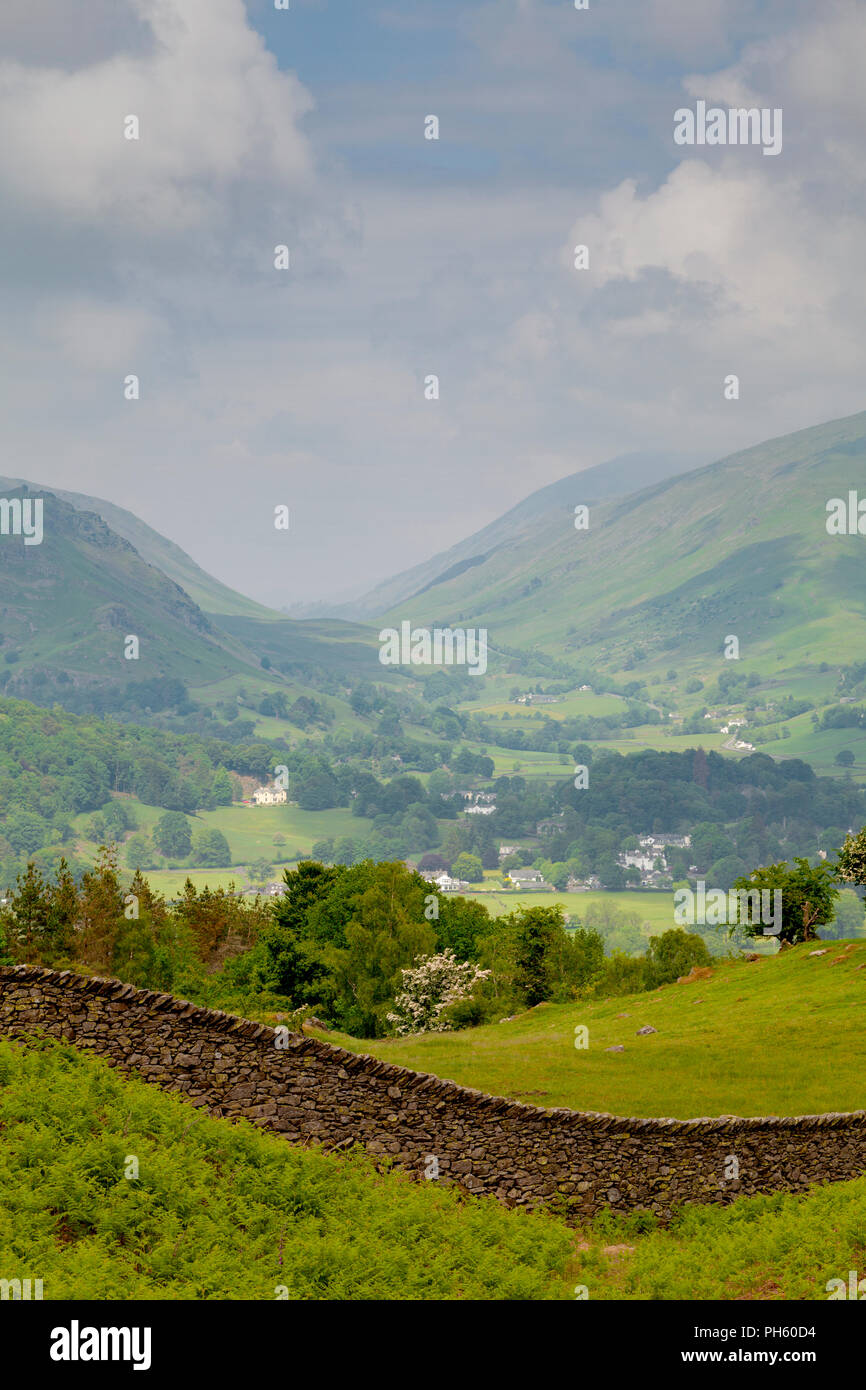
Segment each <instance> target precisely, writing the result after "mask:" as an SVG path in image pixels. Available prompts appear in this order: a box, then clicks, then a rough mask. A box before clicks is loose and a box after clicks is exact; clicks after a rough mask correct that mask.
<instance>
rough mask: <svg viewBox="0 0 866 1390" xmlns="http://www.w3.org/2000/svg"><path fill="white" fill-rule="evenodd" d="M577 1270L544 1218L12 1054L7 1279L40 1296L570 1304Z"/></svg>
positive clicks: (4, 1241)
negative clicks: (131, 1160) (132, 1168)
mask: <svg viewBox="0 0 866 1390" xmlns="http://www.w3.org/2000/svg"><path fill="white" fill-rule="evenodd" d="M129 1155H134V1156H135V1158H136V1159H137V1160H138V1177H137V1178H135V1179H131V1178H128V1177H127V1176H126V1166H127V1161H128V1156H129ZM573 1265H574V1236H573V1233H572V1232H571V1231H569V1230H568V1228H567V1227H566V1226H565V1225H564V1224H563V1223H562V1222H561V1221H559V1220H556V1219H555V1218H553V1217H552V1216H548V1215H547V1214H544V1213H539V1214H537V1215H529V1214H528V1213H526V1212H520V1211H508V1210H506V1209H505V1208H504V1207H502V1206H500V1205H499V1204H498V1203H497V1202H495V1201H493V1200H492V1199H485V1200H481V1201H479V1200H475V1199H470V1200H468V1201H467V1200H466V1199H465V1198H463V1197H462V1196H461V1195H460V1194H459V1192H458V1191H457V1189H456V1188H453V1187H451V1188H448V1187H445V1186H443V1185H436V1184H434V1183H420V1184H419V1183H413V1182H410V1181H408V1180H407V1178H406V1177H405V1176H403V1175H401V1174H398V1173H386V1174H377V1173H376V1172H375V1171H374V1169H373V1167H372V1163H371V1162H370V1160H369V1159H368V1158H367V1157H366V1155H355V1154H353V1155H346V1156H344V1157H328V1156H325V1155H323V1154H320V1153H318V1152H315V1151H310V1150H309V1149H306V1148H303V1147H301V1146H294V1145H290V1144H287V1143H286V1142H285V1140H283V1139H280V1138H278V1137H276V1136H275V1135H270V1134H263V1133H262V1132H261V1131H260V1130H258V1129H256V1128H255V1127H254V1126H253V1125H251V1124H248V1123H246V1122H241V1123H238V1124H230V1123H229V1122H228V1121H226V1120H213V1119H210V1118H208V1117H207V1116H206V1115H203V1114H201V1113H199V1112H197V1111H196V1110H194V1109H193V1108H192V1107H191V1106H189V1105H187V1104H185V1103H184V1102H183V1101H181V1100H179V1099H178V1098H177V1097H175V1096H171V1095H168V1094H166V1093H164V1092H162V1091H159V1090H157V1089H156V1088H155V1087H150V1086H147V1085H145V1084H144V1082H141V1081H137V1080H134V1081H125V1080H123V1079H122V1078H121V1077H120V1076H119V1074H118V1073H117V1072H113V1071H111V1069H110V1068H109V1067H107V1066H106V1065H105V1064H104V1063H103V1062H101V1061H99V1060H97V1059H95V1058H93V1057H91V1056H88V1055H86V1054H85V1053H82V1052H76V1051H75V1050H74V1049H73V1048H71V1047H66V1046H57V1045H56V1044H52V1045H50V1046H49V1047H47V1048H46V1049H45V1050H42V1049H40V1050H36V1051H30V1052H26V1051H24V1050H23V1049H22V1048H21V1047H19V1046H13V1045H12V1044H11V1043H10V1042H8V1041H6V1040H0V1270H2V1273H3V1277H4V1278H8V1279H11V1278H16V1277H17V1278H27V1277H31V1278H33V1277H37V1278H41V1279H42V1280H43V1282H44V1290H43V1295H44V1298H45V1299H48V1300H56V1299H61V1300H65V1299H98V1300H100V1301H102V1300H108V1301H111V1300H118V1299H172V1300H178V1299H192V1300H195V1301H201V1300H203V1299H253V1300H272V1299H275V1298H278V1297H288V1298H290V1299H334V1300H340V1301H342V1300H347V1299H363V1300H370V1299H412V1300H414V1299H424V1300H433V1301H435V1300H437V1299H457V1298H465V1299H518V1300H526V1299H565V1298H569V1297H571V1296H573V1295H572V1293H571V1285H572V1283H573V1281H572V1280H569V1278H568V1276H569V1274H570V1273H571V1271H572V1268H573ZM283 1289H285V1290H287V1293H281V1292H280V1291H281V1290H283Z"/></svg>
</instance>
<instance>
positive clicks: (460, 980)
mask: <svg viewBox="0 0 866 1390" xmlns="http://www.w3.org/2000/svg"><path fill="white" fill-rule="evenodd" d="M400 973H401V974H402V976H403V988H402V990H401V991H400V993H399V994H398V995H397V997H396V998H395V1000H394V1009H393V1011H392V1012H391V1013H389V1014H388V1015H387V1018H388V1022H389V1023H390V1024H391V1026H392V1027H393V1029H394V1032H395V1033H396V1034H398V1036H400V1037H405V1036H406V1035H407V1034H409V1033H447V1032H450V1031H451V1026H452V1025H451V1023H450V1021H449V1020H448V1019H447V1018H443V1017H442V1012H443V1010H444V1009H446V1008H447V1007H448V1005H449V1004H456V1003H457V1001H458V1000H459V999H466V998H468V996H469V995H470V994H471V993H472V990H473V989H474V987H475V985H476V984H477V983H478V981H479V980H486V979H487V977H488V975H490V974H491V973H492V972H491V971H490V970H482V969H481V968H480V967H479V966H477V965H473V964H472V962H471V961H467V960H462V961H461V960H457V958H456V956H455V955H454V952H453V951H450V950H447V951H443V952H442V953H441V954H440V955H438V956H418V958H417V959H416V961H415V964H414V965H412V966H409V967H408V968H406V969H404V970H402V971H401V972H400Z"/></svg>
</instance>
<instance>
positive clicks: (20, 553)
mask: <svg viewBox="0 0 866 1390" xmlns="http://www.w3.org/2000/svg"><path fill="white" fill-rule="evenodd" d="M27 492H28V488H26V487H22V488H19V489H17V491H15V492H11V491H9V492H7V494H6V495H7V496H8V497H13V498H23V497H24V496H26V495H27ZM29 494H30V496H31V497H32V496H34V491H33V489H32V488H29ZM40 495H41V496H42V498H43V518H44V520H43V532H44V534H43V539H42V543H41V544H38V545H25V543H24V539H23V537H22V536H17V535H4V536H2V537H0V632H2V643H0V653H2V662H3V665H2V667H0V669H2V670H3V673H4V681H3V684H4V686H5V688H6V690H7V692H8V693H10V694H17V695H21V696H24V697H27V696H30V695H32V694H33V693H35V694H37V696H38V698H39V699H40V701H41V702H42V703H46V702H47V701H48V699H49V698H50V697H51V696H52V695H53V696H54V698H56V699H58V700H59V701H60V702H61V703H65V702H66V701H68V699H69V698H70V696H71V695H72V694H73V693H74V692H76V691H78V692H86V691H87V690H88V689H91V688H96V687H99V686H104V685H106V684H108V685H110V686H113V687H120V688H123V687H125V686H126V685H128V684H129V683H132V682H136V681H142V680H151V681H152V680H154V679H159V678H173V679H177V680H182V681H184V682H189V681H190V680H191V679H195V680H196V681H198V682H200V683H205V682H209V681H215V680H219V679H221V678H223V677H225V676H226V675H229V674H231V673H232V672H235V671H238V670H243V669H246V670H247V671H248V672H249V671H250V670H251V669H254V668H257V666H258V662H257V661H256V659H255V657H254V656H252V654H251V653H250V652H248V651H247V650H246V649H245V648H244V647H243V646H242V644H241V643H240V642H239V641H238V640H237V639H236V638H234V637H232V636H230V635H229V634H228V633H226V632H224V631H222V630H221V629H220V628H218V627H217V626H216V625H215V624H214V623H213V622H212V621H211V619H210V618H209V617H208V616H207V615H206V614H205V613H203V612H202V610H201V609H200V608H199V607H198V606H197V604H195V603H194V602H193V600H192V599H191V598H190V597H189V596H188V595H187V594H186V593H185V592H184V591H183V589H181V588H180V587H179V586H178V585H177V584H176V583H175V582H174V581H173V580H172V579H169V578H168V577H167V576H166V575H165V574H163V573H162V572H161V571H160V570H158V569H156V568H155V567H154V566H153V565H150V564H148V563H147V562H146V561H145V560H143V559H142V558H141V556H140V555H139V554H138V552H137V551H136V550H135V549H134V548H133V546H132V545H130V544H129V542H128V541H126V540H124V539H123V538H122V537H121V536H119V535H117V534H116V533H115V532H113V531H112V530H111V529H110V528H109V527H108V526H107V525H106V524H105V522H104V521H103V520H102V519H101V518H100V517H98V516H96V515H95V514H93V513H92V512H82V511H77V510H76V509H75V508H73V507H71V506H69V505H68V503H66V502H63V501H62V500H61V499H60V498H58V497H55V496H53V495H52V494H51V493H45V494H40ZM130 634H132V635H134V636H136V637H137V638H138V640H139V656H138V658H137V659H127V658H125V656H124V643H125V639H126V637H127V636H128V635H130Z"/></svg>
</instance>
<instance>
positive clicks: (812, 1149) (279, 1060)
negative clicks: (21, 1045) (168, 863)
mask: <svg viewBox="0 0 866 1390" xmlns="http://www.w3.org/2000/svg"><path fill="white" fill-rule="evenodd" d="M0 1033H2V1034H6V1035H7V1036H12V1037H22V1038H25V1037H27V1036H28V1035H32V1034H34V1033H36V1034H38V1033H41V1034H47V1035H49V1036H51V1037H54V1038H57V1039H63V1040H65V1041H67V1042H70V1043H73V1044H74V1045H75V1046H76V1047H79V1048H87V1049H89V1050H90V1051H92V1052H94V1053H95V1054H96V1055H97V1056H99V1057H102V1058H103V1059H104V1060H105V1061H106V1062H109V1063H110V1064H112V1065H113V1066H116V1067H118V1068H119V1069H120V1070H121V1071H123V1072H125V1073H127V1074H130V1075H135V1076H138V1077H140V1078H142V1079H143V1080H145V1081H148V1082H152V1083H154V1084H156V1085H159V1086H162V1087H163V1088H165V1089H167V1090H170V1091H175V1092H177V1093H178V1094H179V1095H180V1096H182V1097H183V1098H184V1099H185V1100H187V1101H189V1102H190V1103H191V1104H192V1105H195V1106H200V1107H202V1108H204V1109H206V1110H207V1111H208V1112H209V1113H210V1114H211V1115H214V1116H222V1117H226V1118H229V1119H236V1118H243V1119H246V1120H250V1121H252V1123H253V1124H257V1125H260V1126H261V1127H262V1128H264V1129H268V1130H274V1131H276V1132H277V1133H279V1134H282V1135H283V1136H285V1138H286V1139H289V1140H291V1141H292V1142H295V1143H304V1142H306V1143H310V1142H315V1143H317V1144H320V1145H322V1147H323V1148H324V1149H325V1150H335V1149H343V1148H347V1147H349V1146H351V1145H353V1144H359V1145H363V1147H364V1148H366V1149H367V1150H368V1151H369V1152H370V1153H371V1154H373V1155H376V1156H377V1157H378V1158H388V1159H390V1160H392V1161H393V1162H394V1163H396V1164H397V1165H399V1166H400V1167H402V1168H404V1169H406V1170H407V1171H409V1172H410V1173H412V1174H413V1175H414V1176H416V1177H418V1178H420V1179H422V1180H423V1179H424V1178H425V1176H426V1174H428V1173H430V1172H437V1171H438V1175H439V1177H438V1180H439V1181H442V1182H456V1183H458V1184H460V1186H461V1187H463V1188H464V1189H466V1190H467V1191H469V1192H472V1193H475V1194H477V1195H484V1194H487V1195H490V1196H493V1197H496V1198H497V1199H498V1200H499V1201H501V1202H503V1203H505V1204H506V1205H508V1206H518V1205H520V1206H536V1205H541V1204H547V1203H553V1204H554V1205H555V1206H556V1207H557V1208H559V1209H561V1210H564V1211H566V1212H567V1215H568V1219H569V1220H571V1221H573V1222H579V1221H581V1220H584V1219H586V1218H589V1217H592V1216H593V1215H594V1214H596V1213H597V1212H599V1211H600V1210H602V1209H604V1208H606V1207H611V1208H613V1209H615V1210H621V1211H626V1210H634V1209H637V1208H641V1209H649V1210H651V1211H653V1212H655V1213H656V1214H657V1215H658V1216H659V1217H660V1218H661V1219H662V1220H663V1221H664V1220H667V1219H669V1217H670V1215H671V1212H672V1209H673V1208H675V1207H676V1206H678V1205H680V1204H682V1203H688V1202H717V1203H727V1202H730V1201H732V1200H733V1199H734V1198H735V1197H737V1196H742V1195H744V1194H749V1193H759V1192H775V1191H788V1192H798V1191H803V1190H805V1189H806V1188H807V1187H809V1186H810V1185H811V1184H813V1183H818V1182H831V1181H842V1180H845V1179H848V1178H853V1177H857V1176H859V1175H860V1174H861V1173H863V1172H866V1111H862V1110H858V1111H854V1112H851V1113H849V1114H829V1115H807V1116H800V1117H797V1118H776V1117H769V1118H760V1119H738V1118H733V1117H722V1118H718V1119H695V1120H669V1119H629V1118H624V1117H619V1116H615V1115H604V1114H596V1113H594V1112H582V1111H575V1110H564V1109H549V1110H546V1109H541V1108H539V1107H537V1106H533V1105H525V1104H523V1103H521V1102H518V1101H509V1100H505V1099H503V1098H501V1097H497V1096H489V1095H485V1094H484V1093H483V1092H481V1091H475V1090H470V1089H469V1088H467V1087H464V1086H457V1085H455V1084H454V1082H452V1081H445V1080H442V1079H441V1078H439V1077H435V1076H429V1075H425V1074H423V1073H421V1072H413V1071H409V1070H407V1069H406V1068H405V1067H398V1066H393V1065H392V1064H391V1063H388V1062H382V1061H379V1060H378V1059H376V1058H374V1057H368V1056H359V1055H357V1054H356V1053H354V1052H348V1051H346V1050H345V1049H344V1048H340V1047H333V1046H331V1045H330V1044H328V1043H325V1042H322V1041H320V1040H319V1039H317V1038H311V1037H307V1036H306V1035H305V1034H296V1033H293V1034H287V1033H285V1031H283V1032H280V1030H279V1029H273V1028H268V1027H266V1026H265V1025H264V1024H260V1023H253V1022H251V1021H250V1020H249V1019H243V1018H236V1017H235V1016H233V1015H231V1014H225V1013H222V1012H221V1011H219V1010H215V1009H205V1008H200V1007H199V1006H198V1005H196V1004H190V1003H188V1002H187V1001H186V1000H183V999H176V998H174V996H172V995H170V994H158V993H154V992H153V991H151V990H142V989H136V988H135V987H134V986H133V985H126V984H123V983H122V982H121V981H119V980H106V979H100V978H98V977H94V976H84V975H76V974H74V973H72V972H71V971H54V970H45V969H42V968H41V967H38V966H25V965H18V966H3V967H0ZM433 1158H435V1160H436V1163H435V1164H433V1163H431V1161H430V1160H431V1159H433ZM732 1159H735V1160H736V1165H734V1164H733V1163H732ZM737 1170H738V1173H739V1176H738V1177H731V1173H732V1172H733V1171H737Z"/></svg>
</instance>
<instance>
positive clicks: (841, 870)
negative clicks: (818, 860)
mask: <svg viewBox="0 0 866 1390" xmlns="http://www.w3.org/2000/svg"><path fill="white" fill-rule="evenodd" d="M836 873H837V875H838V877H839V878H840V879H842V881H843V882H845V883H857V884H860V885H866V825H864V826H863V827H862V829H861V830H858V831H857V834H856V835H846V836H845V843H844V844H843V845H842V848H841V849H840V851H839V855H838V858H837V861H836Z"/></svg>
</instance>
